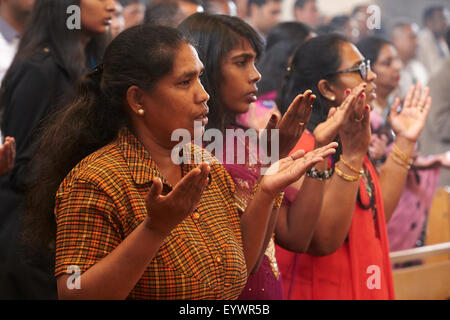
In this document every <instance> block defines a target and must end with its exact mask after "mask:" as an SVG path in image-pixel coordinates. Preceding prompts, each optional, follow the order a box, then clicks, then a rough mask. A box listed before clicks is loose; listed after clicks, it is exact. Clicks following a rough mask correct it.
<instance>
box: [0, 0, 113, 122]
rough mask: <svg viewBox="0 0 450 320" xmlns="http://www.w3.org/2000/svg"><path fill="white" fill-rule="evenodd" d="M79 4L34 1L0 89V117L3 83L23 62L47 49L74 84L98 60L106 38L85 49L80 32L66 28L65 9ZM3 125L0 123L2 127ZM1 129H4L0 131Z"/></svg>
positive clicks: (76, 1)
mask: <svg viewBox="0 0 450 320" xmlns="http://www.w3.org/2000/svg"><path fill="white" fill-rule="evenodd" d="M72 5H78V6H79V5H80V0H58V1H54V0H36V2H35V4H34V6H33V9H32V11H31V15H30V18H29V22H28V25H27V27H26V29H25V32H24V34H23V36H22V38H21V41H20V43H19V47H18V50H17V53H16V55H15V57H14V59H13V61H12V63H11V66H10V67H9V69H8V71H7V73H6V74H5V77H4V79H3V82H2V87H1V89H0V114H2V113H3V110H4V108H5V107H6V106H5V105H4V103H3V101H2V100H3V97H4V94H5V90H6V83H7V82H8V81H9V79H11V78H12V77H13V76H14V74H15V73H16V70H17V68H18V67H19V66H20V65H21V64H22V63H23V62H24V61H27V60H29V59H30V58H31V57H33V56H35V55H36V54H37V53H39V52H42V51H43V50H44V48H48V49H49V52H50V54H52V55H53V58H54V59H55V60H56V61H57V63H58V65H60V66H62V67H63V68H64V70H65V71H66V72H67V73H68V76H69V78H70V80H71V81H72V82H75V81H76V80H77V79H78V78H79V77H80V76H81V75H82V74H83V73H84V72H86V71H87V70H88V68H89V64H90V63H91V62H92V61H99V60H100V59H101V55H102V54H103V52H104V49H105V47H106V44H107V42H108V41H109V37H108V35H106V34H104V35H97V36H94V37H93V38H92V39H91V40H90V41H89V43H88V44H87V46H86V48H84V47H83V45H82V41H81V31H80V30H76V29H75V30H69V29H68V28H67V24H66V19H67V15H66V14H65V13H66V11H67V8H68V7H70V6H72ZM0 118H1V117H0ZM3 126H4V124H3V123H2V128H3ZM3 129H4V128H3Z"/></svg>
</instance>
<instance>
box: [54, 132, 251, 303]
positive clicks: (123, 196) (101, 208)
mask: <svg viewBox="0 0 450 320" xmlns="http://www.w3.org/2000/svg"><path fill="white" fill-rule="evenodd" d="M192 150H193V151H194V153H196V154H197V156H198V155H199V154H200V155H203V156H204V157H208V155H207V153H206V151H204V150H203V149H201V148H199V147H196V146H193V147H192ZM209 156H210V155H209ZM195 166H196V165H195V164H182V165H181V167H182V172H183V176H184V175H185V174H187V173H188V172H189V171H190V170H192V169H193V168H195ZM210 167H211V178H212V179H211V183H210V185H209V186H208V188H207V189H206V190H205V192H204V193H203V195H202V198H201V199H200V202H199V204H198V206H197V208H196V210H195V211H194V213H193V214H191V215H190V216H189V217H187V218H186V219H185V220H184V221H183V222H182V223H181V224H180V225H178V226H177V227H176V228H175V229H174V230H172V232H171V233H170V235H169V236H168V237H167V238H166V239H165V240H164V243H163V245H162V246H161V248H160V249H159V251H158V253H157V254H156V256H155V258H154V259H153V260H152V262H151V263H150V265H149V266H148V267H147V269H146V271H145V272H144V274H143V275H142V277H141V278H140V280H139V281H138V283H137V284H136V286H135V287H134V288H133V290H132V291H131V292H130V295H129V297H128V298H130V299H235V298H237V297H238V296H239V294H240V292H241V290H242V289H243V288H244V286H245V283H246V279H247V271H246V265H245V258H244V254H243V249H242V238H241V231H240V223H239V215H238V212H237V209H236V207H235V205H234V200H233V193H234V185H233V182H232V180H231V178H230V177H229V175H228V174H227V172H226V170H225V169H224V168H223V167H222V165H220V164H219V163H217V162H216V163H214V164H211V165H210ZM154 177H160V178H161V180H162V181H163V183H164V185H165V187H168V188H171V186H170V185H169V183H168V182H167V181H166V179H165V178H164V177H163V176H162V175H161V173H160V172H159V171H158V168H157V167H156V164H155V162H154V161H152V159H151V157H150V154H149V153H148V152H147V151H146V149H145V148H144V147H143V145H142V144H141V143H140V142H139V140H138V139H137V138H136V137H135V136H134V135H133V134H132V133H131V132H130V131H129V130H128V129H124V130H123V131H121V133H120V134H119V137H118V139H117V140H116V141H115V142H113V143H111V144H109V145H107V146H105V147H103V148H101V149H100V150H98V151H96V152H94V153H93V154H91V155H89V156H88V157H86V158H85V159H83V160H82V161H81V162H80V163H79V164H78V165H77V166H76V167H75V168H74V169H73V170H72V171H71V172H70V173H69V174H68V175H67V177H66V178H65V179H64V181H63V182H62V183H61V185H60V188H59V190H58V192H57V194H56V205H55V215H56V222H57V235H56V266H55V276H56V277H58V276H60V275H63V274H68V273H67V271H68V270H67V269H68V267H69V266H71V265H75V266H78V267H79V268H80V270H81V272H84V271H86V270H88V269H89V268H90V267H91V266H92V265H94V264H95V263H96V262H97V261H99V260H101V259H102V258H103V257H105V256H107V255H108V254H109V253H110V252H111V251H113V250H114V248H116V247H117V246H118V245H119V244H120V243H121V242H122V241H123V240H124V239H125V238H126V237H127V236H128V235H129V234H130V233H131V232H132V231H133V230H134V229H135V228H136V227H137V226H138V225H139V224H140V223H141V222H142V221H143V220H144V218H145V216H146V215H147V209H146V206H145V200H144V198H145V195H146V194H147V192H148V191H149V189H150V187H151V182H152V179H153V178H154ZM70 274H71V273H70ZM123 276H124V277H126V275H123ZM82 285H83V284H82V283H81V286H82Z"/></svg>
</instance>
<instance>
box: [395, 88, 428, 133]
mask: <svg viewBox="0 0 450 320" xmlns="http://www.w3.org/2000/svg"><path fill="white" fill-rule="evenodd" d="M429 92H430V89H429V88H428V87H425V89H424V90H423V92H422V85H421V84H420V82H419V83H417V85H415V86H411V88H410V89H409V91H408V93H407V94H406V98H405V101H404V102H403V107H402V110H401V111H400V113H398V112H397V108H398V106H399V105H400V99H398V98H396V99H395V101H394V104H393V105H392V107H391V112H390V114H389V121H390V122H391V126H392V129H393V130H394V132H395V134H396V135H397V136H401V137H404V138H406V139H408V140H409V141H411V142H416V141H417V139H418V138H419V135H420V133H421V132H422V129H423V127H424V126H425V121H426V119H427V116H428V113H429V112H430V109H431V97H429V96H428V95H429Z"/></svg>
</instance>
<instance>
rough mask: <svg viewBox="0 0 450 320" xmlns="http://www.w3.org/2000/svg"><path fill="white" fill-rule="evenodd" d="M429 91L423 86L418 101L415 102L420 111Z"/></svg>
mask: <svg viewBox="0 0 450 320" xmlns="http://www.w3.org/2000/svg"><path fill="white" fill-rule="evenodd" d="M429 93H430V88H429V87H425V88H424V89H423V92H422V96H421V97H420V99H419V102H418V103H417V106H416V107H417V108H419V110H420V111H422V110H423V108H424V106H425V103H426V100H427V98H428V95H429Z"/></svg>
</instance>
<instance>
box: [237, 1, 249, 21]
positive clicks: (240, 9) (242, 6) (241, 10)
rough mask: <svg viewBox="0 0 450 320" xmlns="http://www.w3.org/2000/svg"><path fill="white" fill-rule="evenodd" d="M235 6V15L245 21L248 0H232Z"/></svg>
mask: <svg viewBox="0 0 450 320" xmlns="http://www.w3.org/2000/svg"><path fill="white" fill-rule="evenodd" d="M234 3H235V4H236V15H237V16H238V17H239V18H241V19H244V20H245V19H247V13H248V0H234Z"/></svg>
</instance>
